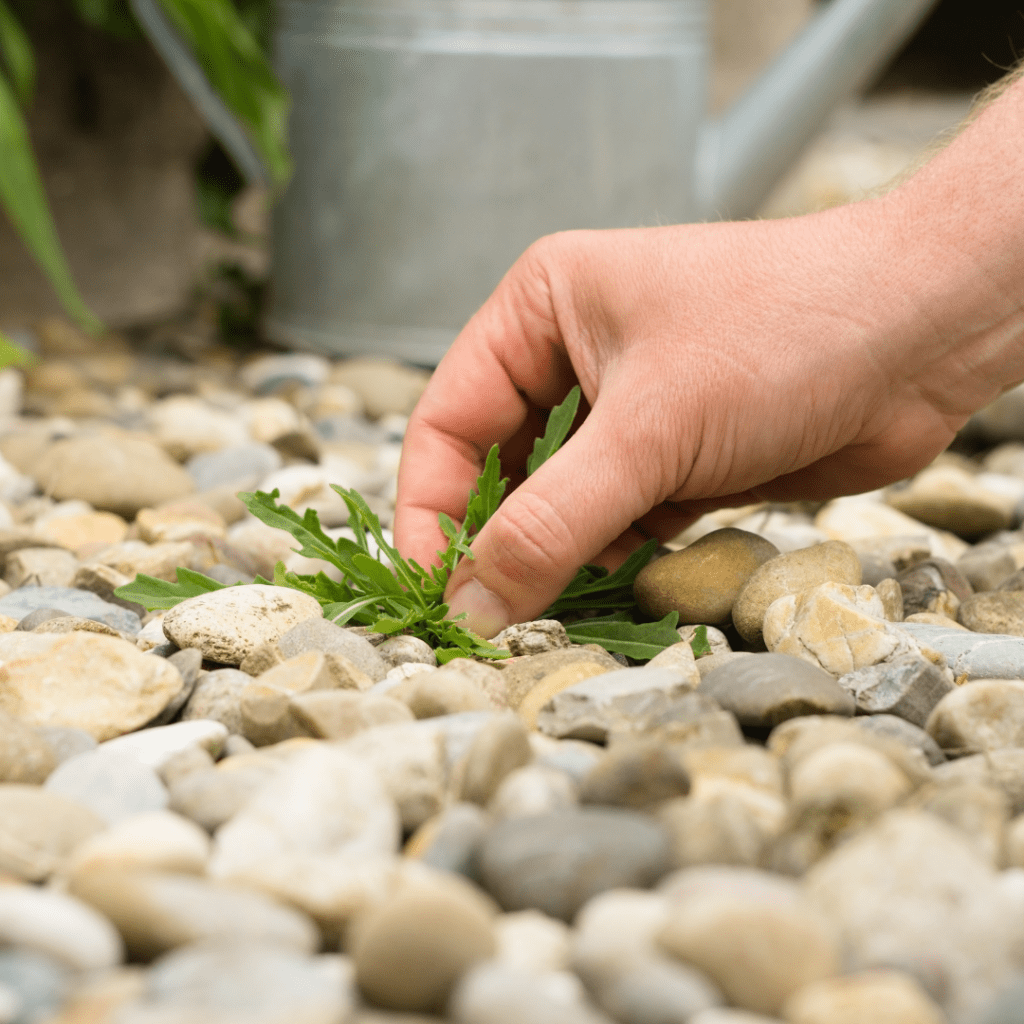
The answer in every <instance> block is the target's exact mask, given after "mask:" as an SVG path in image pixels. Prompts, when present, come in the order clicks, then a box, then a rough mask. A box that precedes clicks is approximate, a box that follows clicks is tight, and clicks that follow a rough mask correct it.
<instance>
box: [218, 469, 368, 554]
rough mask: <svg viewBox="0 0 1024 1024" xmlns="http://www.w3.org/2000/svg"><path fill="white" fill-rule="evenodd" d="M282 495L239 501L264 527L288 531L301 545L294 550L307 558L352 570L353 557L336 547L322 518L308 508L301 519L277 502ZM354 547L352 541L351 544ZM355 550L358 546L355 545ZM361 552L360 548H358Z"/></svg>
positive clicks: (243, 495) (248, 494)
mask: <svg viewBox="0 0 1024 1024" xmlns="http://www.w3.org/2000/svg"><path fill="white" fill-rule="evenodd" d="M278 497H280V492H279V491H278V489H277V488H276V487H275V488H274V489H273V490H272V491H271V492H270V493H269V494H267V493H265V492H264V491H242V492H240V493H239V495H238V498H239V500H240V501H241V502H242V504H243V505H245V507H246V508H247V509H248V510H249V511H250V512H251V513H252V514H253V515H254V516H255V517H256V518H257V519H259V520H260V522H262V523H266V525H267V526H273V527H275V528H276V529H278V530H286V531H287V532H288V533H290V534H291V535H292V536H293V537H294V538H295V540H296V541H297V542H298V544H299V547H297V548H293V549H292V550H293V551H296V552H297V553H298V554H300V555H305V556H306V557H307V558H320V559H323V561H325V562H330V563H331V565H334V566H336V567H337V568H338V569H340V570H341V571H342V572H343V573H344V572H346V571H347V570H349V569H351V565H352V563H351V557H352V556H351V553H350V551H348V550H346V549H345V547H344V546H343V545H342V546H339V545H337V544H335V542H334V541H333V540H331V538H330V537H328V536H327V534H326V533H324V531H323V529H322V527H321V526H320V517H319V516H318V515H317V514H316V512H315V511H314V510H313V509H311V508H308V509H306V511H305V514H304V515H301V516H300V515H299V514H298V512H296V511H295V509H293V508H289V507H288V506H287V505H282V504H280V503H279V502H278V501H277V500H276V499H277V498H278ZM349 544H351V541H349ZM352 547H353V548H355V545H352ZM355 550H358V548H355Z"/></svg>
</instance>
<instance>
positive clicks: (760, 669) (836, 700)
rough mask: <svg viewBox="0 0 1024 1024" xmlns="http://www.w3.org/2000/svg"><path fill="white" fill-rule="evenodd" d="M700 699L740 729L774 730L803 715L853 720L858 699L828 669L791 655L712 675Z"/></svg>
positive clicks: (742, 662)
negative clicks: (728, 714) (722, 711)
mask: <svg viewBox="0 0 1024 1024" xmlns="http://www.w3.org/2000/svg"><path fill="white" fill-rule="evenodd" d="M698 692H699V693H701V694H703V695H705V696H707V697H711V698H713V699H714V700H715V701H717V702H718V704H719V705H720V706H721V707H722V708H724V709H725V710H726V711H730V712H732V714H734V715H735V716H736V719H737V721H738V722H739V723H740V725H742V726H744V727H747V728H753V729H771V728H772V727H774V726H776V725H778V724H779V723H780V722H784V721H785V720H786V719H788V718H796V717H798V716H801V715H853V713H854V711H855V710H856V705H855V702H854V700H853V698H852V697H851V696H850V694H849V693H847V691H846V690H844V689H843V688H842V687H841V686H840V685H839V684H838V683H837V682H836V680H835V677H834V676H832V675H830V674H829V673H828V672H826V671H824V670H823V669H821V668H819V667H817V666H815V665H811V664H809V663H808V662H807V661H804V660H803V659H802V658H794V657H791V656H790V655H788V654H757V655H753V656H751V657H747V658H742V659H738V660H736V661H730V662H729V663H727V664H725V665H722V666H721V667H719V668H716V669H715V670H714V671H713V672H709V673H708V674H707V675H706V676H705V677H704V678H703V679H702V680H701V684H700V690H699V691H698Z"/></svg>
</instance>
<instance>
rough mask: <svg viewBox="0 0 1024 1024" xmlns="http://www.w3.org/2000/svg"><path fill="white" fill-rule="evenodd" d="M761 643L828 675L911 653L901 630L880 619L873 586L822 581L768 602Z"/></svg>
mask: <svg viewBox="0 0 1024 1024" xmlns="http://www.w3.org/2000/svg"><path fill="white" fill-rule="evenodd" d="M763 633H764V642H765V644H766V645H767V647H768V650H770V651H772V652H773V653H776V654H791V655H793V656H795V657H798V658H803V659H804V661H807V662H810V664H812V665H818V666H820V667H821V668H823V669H824V670H825V671H826V672H829V673H831V674H832V675H833V676H841V675H845V674H846V673H847V672H853V671H856V669H858V668H864V667H865V666H866V665H875V664H877V663H878V662H880V661H884V660H886V659H888V658H893V657H898V656H899V655H900V654H903V653H910V652H913V651H916V649H917V648H916V645H915V644H914V643H913V642H912V641H910V640H909V639H908V638H907V635H906V633H904V632H902V631H900V630H899V629H896V628H895V627H894V626H892V625H891V624H890V623H889V622H887V621H886V619H885V609H884V607H883V605H882V602H881V600H880V599H879V597H878V595H877V593H876V592H875V589H874V587H850V586H846V585H844V584H840V583H824V584H822V585H821V586H818V587H814V588H813V589H811V590H804V591H801V592H800V593H799V594H787V595H785V596H784V597H780V598H779V599H778V600H777V601H775V602H773V603H772V605H771V606H770V607H769V609H768V611H767V612H766V613H765V616H764V624H763Z"/></svg>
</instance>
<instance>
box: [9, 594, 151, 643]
mask: <svg viewBox="0 0 1024 1024" xmlns="http://www.w3.org/2000/svg"><path fill="white" fill-rule="evenodd" d="M37 608H55V609H57V610H59V611H62V612H64V613H65V614H66V615H77V616H80V617H81V618H83V619H95V620H96V621H97V622H102V623H104V624H105V625H107V626H110V627H111V628H113V629H116V630H118V631H119V632H122V633H138V631H139V629H140V628H141V623H140V621H139V617H138V615H136V614H134V612H130V611H128V610H127V609H126V608H121V607H119V606H118V605H115V604H111V603H110V602H109V601H104V600H103V599H102V598H100V597H98V596H97V595H96V594H93V593H91V592H90V591H88V590H78V589H74V588H71V587H25V588H24V589H22V590H15V591H12V592H11V593H10V594H5V595H4V596H3V597H0V615H10V616H11V617H12V618H14V619H23V618H24V617H25V616H26V615H28V614H29V612H33V611H35V610H36V609H37Z"/></svg>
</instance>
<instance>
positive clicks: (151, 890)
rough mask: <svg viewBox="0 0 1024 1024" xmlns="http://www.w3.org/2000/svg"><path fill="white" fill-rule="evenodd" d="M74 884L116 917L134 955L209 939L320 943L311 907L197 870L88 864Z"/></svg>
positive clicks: (306, 948) (306, 949)
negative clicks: (304, 910) (294, 906)
mask: <svg viewBox="0 0 1024 1024" xmlns="http://www.w3.org/2000/svg"><path fill="white" fill-rule="evenodd" d="M69 891H70V893H71V894H72V895H73V896H76V897H77V898H78V899H80V900H83V901H84V902H86V903H88V904H90V905H91V906H93V907H95V909H96V910H98V911H99V912H100V913H101V914H103V915H104V917H106V918H108V919H109V920H110V921H111V922H112V923H113V924H114V926H115V927H116V928H117V930H118V931H119V932H120V933H121V936H122V938H123V939H124V942H125V946H126V948H127V950H128V955H129V956H130V957H132V959H135V960H142V961H148V960H152V959H153V958H154V957H157V956H159V955H160V954H161V953H166V952H167V951H168V950H171V949H175V948H177V947H179V946H186V945H188V944H189V943H193V942H201V941H204V940H211V939H229V938H237V939H244V940H246V941H248V942H273V943H276V944H279V945H280V946H282V947H285V948H288V949H293V950H295V951H296V952H299V953H311V952H313V951H314V950H315V949H316V948H317V946H318V943H319V935H318V933H317V931H316V928H315V927H314V926H313V924H312V922H311V921H310V920H309V918H307V917H306V916H305V915H303V914H300V913H298V912H297V911H295V910H291V909H289V908H288V907H284V906H282V905H281V904H280V903H278V902H277V901H276V900H272V899H270V898H269V897H267V896H264V895H262V894H261V893H258V892H255V891H253V890H251V889H243V888H240V887H238V886H231V885H221V884H219V883H217V882H213V881H208V880H206V879H202V878H197V877H195V876H192V875H183V874H171V873H167V872H158V871H130V872H124V871H106V870H103V871H100V870H97V871H84V872H79V873H78V874H76V875H73V876H72V878H71V880H70V885H69Z"/></svg>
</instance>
